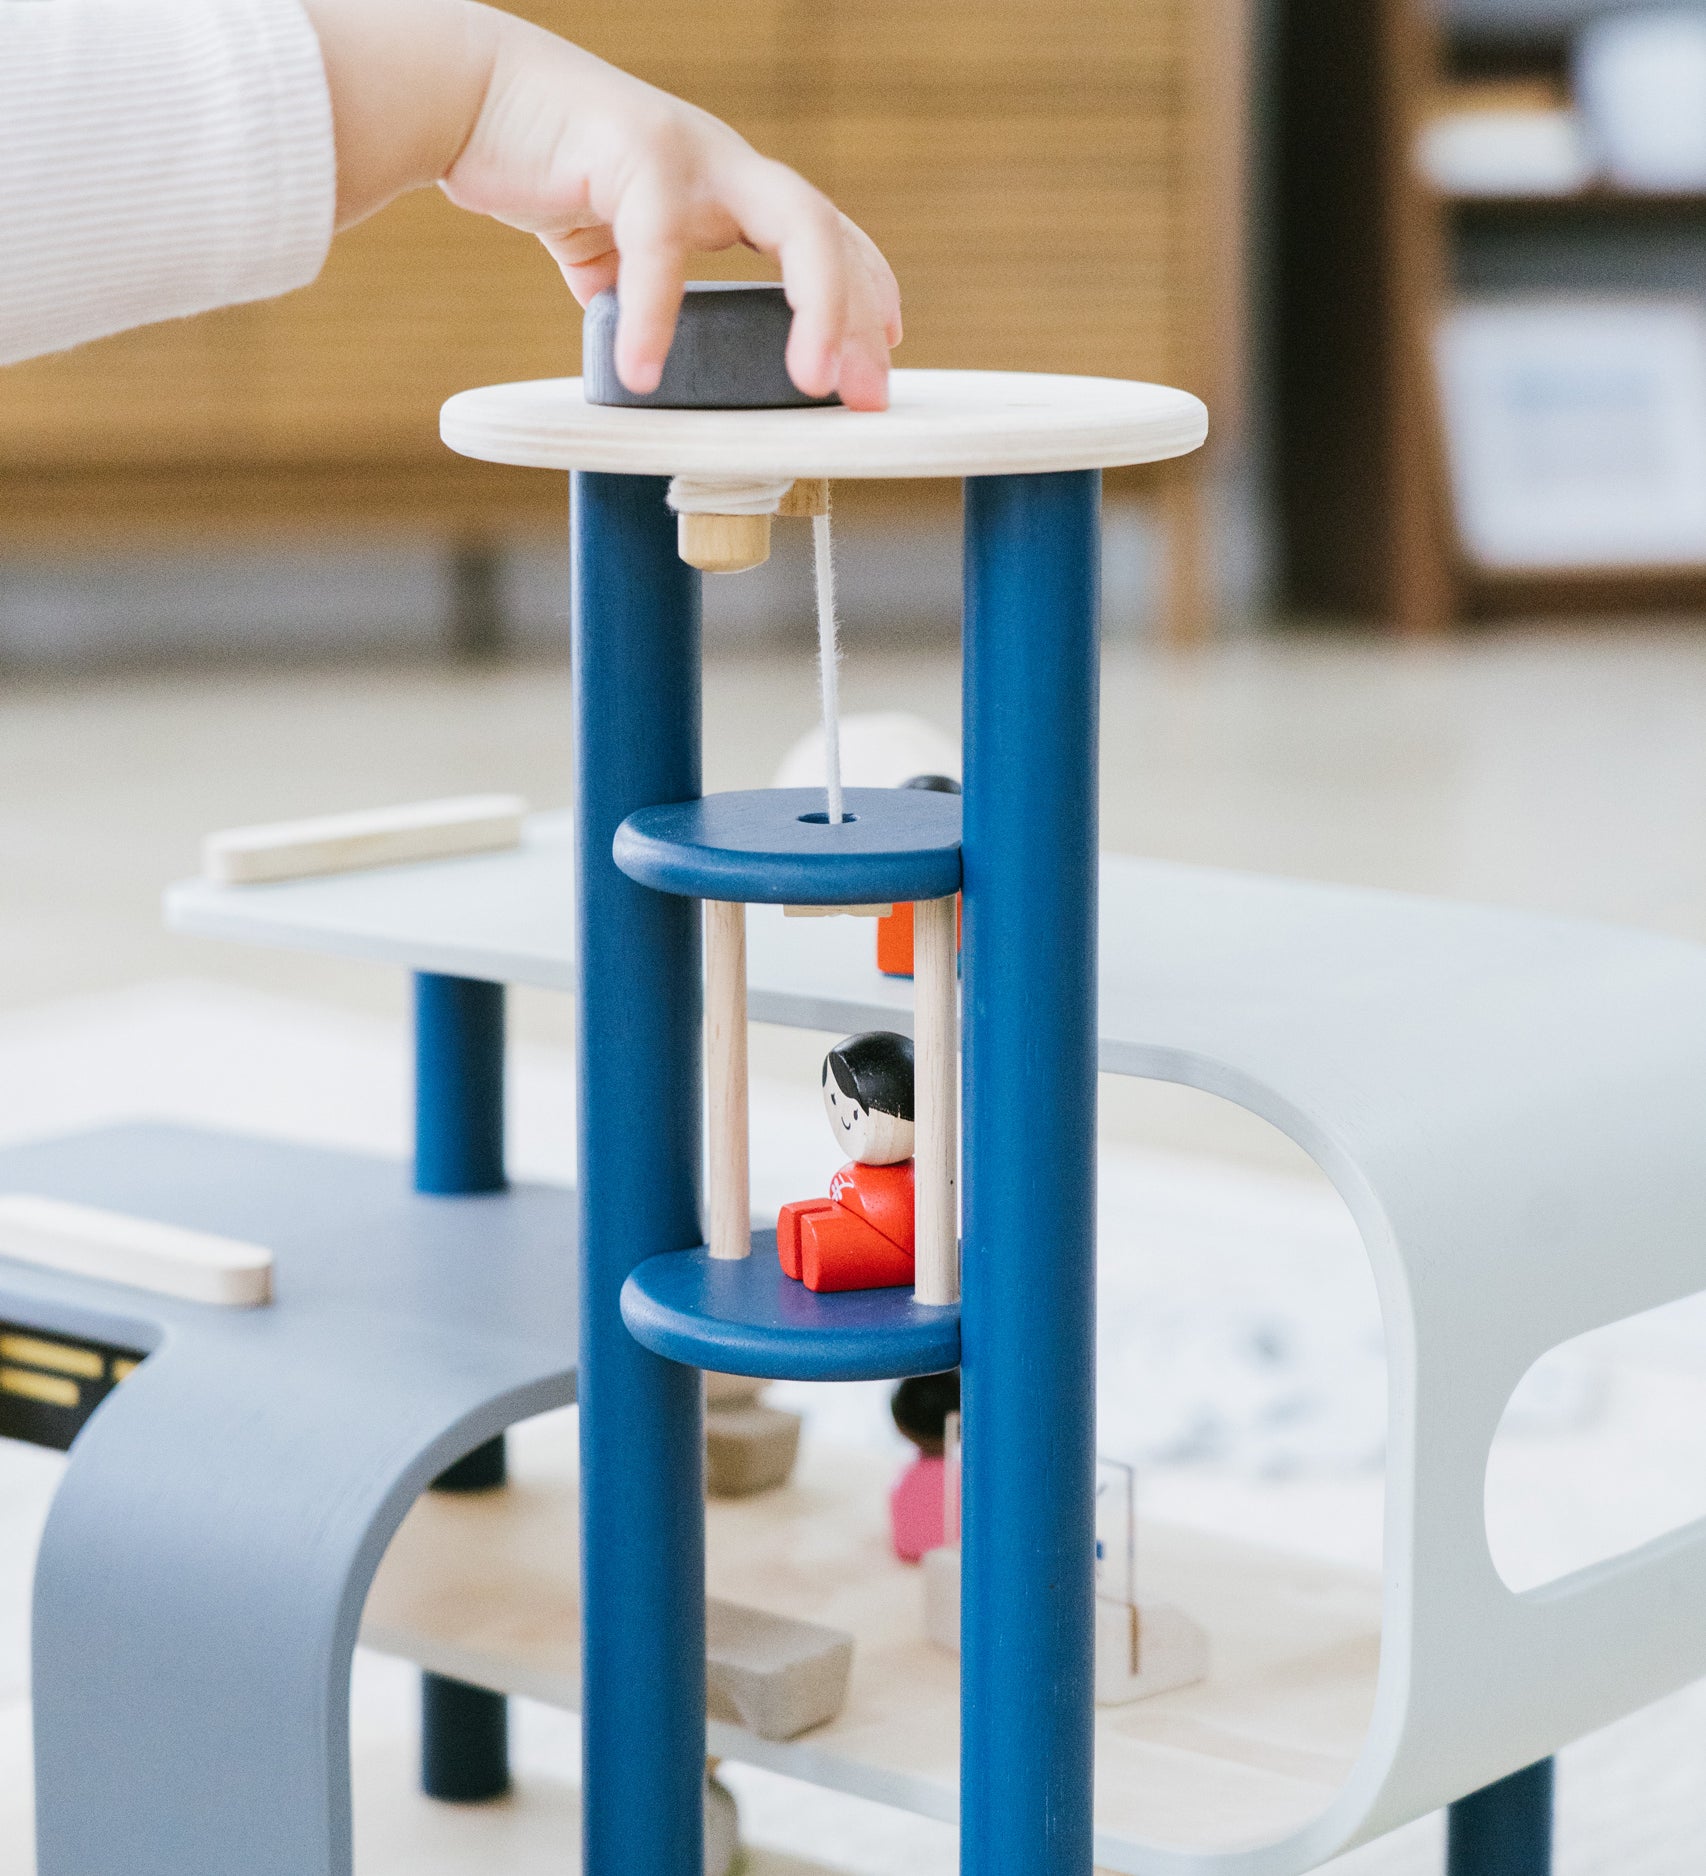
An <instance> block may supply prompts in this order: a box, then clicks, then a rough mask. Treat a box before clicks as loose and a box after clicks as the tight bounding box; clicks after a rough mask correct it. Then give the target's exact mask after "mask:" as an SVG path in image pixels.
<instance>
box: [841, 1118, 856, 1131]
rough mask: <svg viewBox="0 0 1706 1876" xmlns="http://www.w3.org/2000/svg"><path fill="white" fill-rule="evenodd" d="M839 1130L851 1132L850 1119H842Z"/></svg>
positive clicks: (851, 1124)
mask: <svg viewBox="0 0 1706 1876" xmlns="http://www.w3.org/2000/svg"><path fill="white" fill-rule="evenodd" d="M841 1131H842V1132H843V1133H851V1132H852V1131H853V1123H852V1121H850V1120H844V1121H843V1122H842V1123H841Z"/></svg>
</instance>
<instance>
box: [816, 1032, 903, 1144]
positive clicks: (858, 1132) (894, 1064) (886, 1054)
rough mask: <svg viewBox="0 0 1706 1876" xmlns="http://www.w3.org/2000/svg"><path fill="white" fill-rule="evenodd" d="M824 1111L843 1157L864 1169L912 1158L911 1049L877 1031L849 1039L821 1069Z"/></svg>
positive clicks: (888, 1035)
mask: <svg viewBox="0 0 1706 1876" xmlns="http://www.w3.org/2000/svg"><path fill="white" fill-rule="evenodd" d="M823 1110H824V1112H825V1113H826V1114H827V1115H828V1116H829V1125H830V1129H831V1131H832V1132H833V1133H834V1135H835V1138H836V1141H837V1143H838V1144H839V1146H840V1148H841V1150H842V1152H844V1153H845V1154H846V1155H847V1157H848V1158H849V1159H851V1160H857V1161H858V1162H859V1163H860V1164H861V1165H863V1166H897V1165H899V1164H900V1162H901V1161H902V1160H907V1159H911V1157H912V1136H913V1124H912V1044H911V1043H910V1042H909V1041H908V1040H907V1038H906V1037H905V1036H897V1035H892V1034H890V1033H889V1032H887V1031H883V1030H879V1031H876V1032H874V1033H873V1034H871V1035H866V1036H849V1037H848V1038H847V1040H846V1041H845V1042H842V1043H838V1044H837V1045H836V1046H835V1047H834V1048H833V1049H831V1050H830V1052H829V1054H828V1055H827V1056H825V1057H824V1063H823Z"/></svg>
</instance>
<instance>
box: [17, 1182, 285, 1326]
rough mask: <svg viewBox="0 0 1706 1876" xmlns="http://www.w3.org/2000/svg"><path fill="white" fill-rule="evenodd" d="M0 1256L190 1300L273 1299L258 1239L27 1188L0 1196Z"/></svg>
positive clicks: (265, 1253)
mask: <svg viewBox="0 0 1706 1876" xmlns="http://www.w3.org/2000/svg"><path fill="white" fill-rule="evenodd" d="M0 1257H11V1258H15V1259H17V1260H18V1261H19V1262H20V1263H26V1264H35V1265H38V1266H39V1267H40V1268H41V1269H44V1270H62V1271H66V1272H69V1273H70V1274H71V1275H73V1276H78V1277H94V1278H96V1279H98V1280H99V1281H101V1282H104V1283H121V1284H125V1285H127V1286H128V1287H129V1288H131V1289H137V1290H152V1291H154V1292H156V1293H157V1294H158V1295H161V1296H180V1297H183V1298H184V1299H185V1300H186V1301H189V1302H192V1303H217V1304H223V1305H225V1306H227V1307H234V1308H247V1307H249V1306H251V1305H253V1304H257V1303H267V1302H270V1301H271V1300H272V1269H273V1255H272V1252H271V1251H269V1250H266V1249H264V1248H263V1247H262V1246H260V1245H258V1244H245V1243H243V1242H242V1241H241V1240H240V1239H237V1238H223V1237H217V1236H215V1235H214V1234H213V1233H211V1232H207V1231H190V1230H186V1229H185V1228H184V1227H183V1226H182V1225H167V1224H161V1223H160V1222H159V1221H158V1220H157V1219H152V1218H136V1217H133V1216H131V1215H130V1214H129V1213H125V1212H113V1211H105V1210H102V1209H101V1208H100V1207H98V1206H94V1205H75V1204H72V1203H71V1202H70V1201H69V1200H66V1199H53V1198H43V1197H40V1196H38V1195H37V1194H35V1193H31V1192H12V1193H6V1194H3V1195H0Z"/></svg>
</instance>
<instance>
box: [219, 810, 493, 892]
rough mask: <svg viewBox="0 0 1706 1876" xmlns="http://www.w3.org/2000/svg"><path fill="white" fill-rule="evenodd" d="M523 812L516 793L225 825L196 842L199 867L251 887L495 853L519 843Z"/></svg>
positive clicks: (224, 881)
mask: <svg viewBox="0 0 1706 1876" xmlns="http://www.w3.org/2000/svg"><path fill="white" fill-rule="evenodd" d="M526 813H527V803H526V802H525V801H523V800H522V798H521V797H520V796H519V795H459V796H455V797H453V798H451V799H448V800H444V801H414V802H409V803H406V804H404V805H403V806H401V807H395V808H360V809H357V810H356V811H354V812H353V813H350V814H322V815H316V816H314V817H313V818H312V819H309V820H303V821H274V822H271V823H268V824H266V825H264V826H259V827H233V828H227V829H226V830H225V831H224V832H223V833H218V834H209V835H208V836H207V839H206V840H205V841H204V842H203V843H202V860H201V865H202V872H203V873H204V874H205V875H206V877H207V878H209V879H211V880H213V881H215V882H216V883H217V884H219V885H222V886H254V885H260V884H262V883H263V882H265V881H268V880H279V879H307V878H310V877H311V876H313V875H314V874H317V873H353V872H356V871H359V870H360V869H361V868H363V867H369V866H397V865H400V864H401V863H403V862H405V861H409V860H444V859H449V858H451V857H452V856H454V855H456V854H463V853H495V852H497V851H499V850H501V849H503V848H505V847H518V846H520V845H521V823H522V817H523V816H524V815H525V814H526Z"/></svg>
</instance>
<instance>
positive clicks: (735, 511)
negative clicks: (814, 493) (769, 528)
mask: <svg viewBox="0 0 1706 1876" xmlns="http://www.w3.org/2000/svg"><path fill="white" fill-rule="evenodd" d="M793 486H794V478H793V477H792V476H757V475H746V476H737V475H697V476H677V477H676V478H675V479H674V480H673V481H672V482H671V483H670V485H669V505H670V507H671V508H672V509H673V510H674V511H675V512H676V513H677V514H678V515H773V514H775V512H776V508H777V504H778V503H779V502H780V501H781V499H782V497H783V496H784V495H786V494H787V492H788V491H789V489H791V488H792V487H793Z"/></svg>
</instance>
